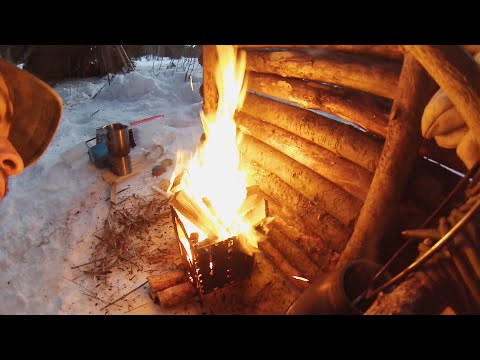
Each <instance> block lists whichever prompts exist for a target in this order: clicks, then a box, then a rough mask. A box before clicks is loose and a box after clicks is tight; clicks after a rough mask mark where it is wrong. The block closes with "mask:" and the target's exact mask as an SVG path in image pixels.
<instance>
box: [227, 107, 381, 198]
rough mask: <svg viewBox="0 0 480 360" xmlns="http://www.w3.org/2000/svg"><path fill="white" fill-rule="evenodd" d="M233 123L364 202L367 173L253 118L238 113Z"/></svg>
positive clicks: (340, 158) (294, 136)
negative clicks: (235, 121)
mask: <svg viewBox="0 0 480 360" xmlns="http://www.w3.org/2000/svg"><path fill="white" fill-rule="evenodd" d="M236 120H237V126H239V128H240V129H241V130H243V132H245V133H247V134H249V135H251V136H253V137H255V138H256V139H258V140H261V141H264V142H265V143H266V144H268V145H270V146H271V147H273V148H274V149H276V150H278V151H281V152H282V153H283V154H285V155H288V156H289V157H291V158H292V159H294V160H296V161H298V162H299V163H300V164H303V165H305V166H306V167H308V168H309V169H311V170H313V171H315V172H316V173H317V174H319V175H321V176H323V177H324V178H325V179H328V180H330V181H331V182H333V183H334V184H336V185H338V186H339V187H340V188H342V189H343V190H345V191H347V192H349V193H350V194H351V195H353V196H355V197H356V198H357V199H359V200H361V201H364V200H365V198H366V197H367V193H368V189H369V188H370V183H371V182H372V178H373V174H372V173H371V172H369V171H367V170H365V169H364V168H362V167H360V166H358V165H357V164H355V163H353V162H351V161H349V160H346V159H344V158H342V157H339V156H337V155H335V154H334V153H332V152H331V151H328V150H326V149H324V148H323V147H321V146H318V145H316V144H314V143H312V142H310V141H306V140H304V139H302V138H301V137H299V136H296V135H294V134H292V133H290V132H288V131H285V130H283V129H281V128H278V127H276V126H274V125H271V124H269V123H267V122H265V121H262V120H260V119H258V118H255V117H253V116H250V115H247V114H245V113H238V114H237V116H236Z"/></svg>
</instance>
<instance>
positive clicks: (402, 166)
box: [337, 54, 435, 267]
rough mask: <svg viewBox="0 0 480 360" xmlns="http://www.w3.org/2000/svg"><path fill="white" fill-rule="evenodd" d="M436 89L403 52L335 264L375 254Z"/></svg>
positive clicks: (373, 256) (411, 159)
mask: <svg viewBox="0 0 480 360" xmlns="http://www.w3.org/2000/svg"><path fill="white" fill-rule="evenodd" d="M434 90H435V87H434V84H433V81H432V80H431V79H430V78H429V77H428V76H427V74H426V72H425V71H424V70H423V69H422V67H421V66H420V64H419V63H418V62H417V61H416V60H415V58H413V56H411V55H409V54H407V55H406V56H405V61H404V65H403V68H402V74H401V76H400V84H399V87H398V92H397V95H396V98H395V101H394V104H393V108H392V116H391V117H392V119H391V120H390V124H389V127H388V134H387V138H386V140H385V145H384V147H383V151H382V155H381V157H380V161H379V163H378V167H377V170H376V172H375V175H374V177H373V181H372V185H371V187H370V191H369V193H368V196H367V200H366V201H365V204H364V206H363V208H362V211H361V213H360V216H359V218H358V221H357V223H356V224H355V229H354V231H353V234H352V237H351V238H350V241H349V242H348V244H347V247H346V248H345V250H344V252H343V253H342V256H341V257H340V260H339V262H338V264H337V267H341V266H345V265H347V264H348V263H349V262H351V261H353V260H355V259H358V258H360V257H366V258H370V259H373V258H375V257H376V255H377V254H376V252H377V248H378V244H379V241H380V239H381V238H382V236H383V235H384V233H385V231H386V229H387V228H388V226H389V224H390V222H391V221H392V216H393V215H394V213H395V211H396V209H397V207H398V204H399V202H400V198H401V196H402V195H403V191H404V188H405V185H406V183H407V180H408V176H409V175H410V170H411V169H412V167H413V164H414V161H415V158H416V157H417V153H418V148H419V146H420V142H421V133H420V121H421V117H422V113H423V109H424V108H425V105H426V103H427V102H428V100H429V99H430V97H431V96H432V94H433V92H434Z"/></svg>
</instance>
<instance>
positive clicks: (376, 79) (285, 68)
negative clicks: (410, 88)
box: [247, 50, 401, 99]
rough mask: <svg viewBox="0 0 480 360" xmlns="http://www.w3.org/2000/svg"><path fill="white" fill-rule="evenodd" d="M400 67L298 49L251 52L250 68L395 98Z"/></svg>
mask: <svg viewBox="0 0 480 360" xmlns="http://www.w3.org/2000/svg"><path fill="white" fill-rule="evenodd" d="M400 68H401V67H400V66H399V65H398V64H396V63H393V62H388V61H382V60H377V59H369V60H368V61H367V60H366V59H361V58H359V57H358V56H355V55H351V54H342V53H335V52H319V53H317V54H316V55H315V56H314V57H312V56H311V55H308V54H305V53H304V52H299V51H282V52H275V51H273V52H272V51H261V50H259V51H249V52H247V70H249V71H255V72H259V73H269V74H276V75H281V76H283V77H295V78H300V79H307V80H315V81H321V82H326V83H331V84H336V85H341V86H344V87H347V88H352V89H357V90H361V91H365V92H368V93H371V94H375V95H378V96H382V97H385V98H387V99H393V96H394V94H395V90H396V89H397V86H398V77H399V74H400Z"/></svg>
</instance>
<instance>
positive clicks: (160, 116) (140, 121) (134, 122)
mask: <svg viewBox="0 0 480 360" xmlns="http://www.w3.org/2000/svg"><path fill="white" fill-rule="evenodd" d="M164 117H165V115H155V116H152V117H149V118H146V119H142V120H136V121H132V122H131V123H130V126H135V125H140V124H143V123H146V122H148V121H151V120H155V119H159V118H164Z"/></svg>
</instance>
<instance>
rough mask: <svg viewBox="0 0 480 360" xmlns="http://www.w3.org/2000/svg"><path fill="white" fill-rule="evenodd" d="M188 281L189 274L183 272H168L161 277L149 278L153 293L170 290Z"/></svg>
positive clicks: (153, 276)
mask: <svg viewBox="0 0 480 360" xmlns="http://www.w3.org/2000/svg"><path fill="white" fill-rule="evenodd" d="M186 280H187V272H186V271H183V270H176V271H167V272H165V273H163V274H160V275H152V276H149V277H148V284H149V285H150V289H151V290H152V292H153V293H157V292H159V291H161V290H164V289H166V288H169V287H171V286H173V285H176V284H178V283H181V282H183V281H186Z"/></svg>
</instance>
